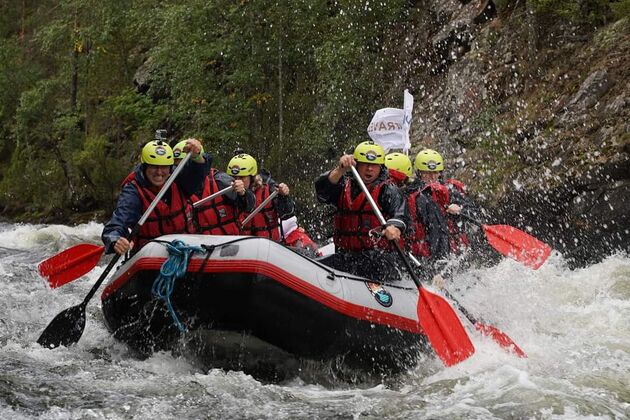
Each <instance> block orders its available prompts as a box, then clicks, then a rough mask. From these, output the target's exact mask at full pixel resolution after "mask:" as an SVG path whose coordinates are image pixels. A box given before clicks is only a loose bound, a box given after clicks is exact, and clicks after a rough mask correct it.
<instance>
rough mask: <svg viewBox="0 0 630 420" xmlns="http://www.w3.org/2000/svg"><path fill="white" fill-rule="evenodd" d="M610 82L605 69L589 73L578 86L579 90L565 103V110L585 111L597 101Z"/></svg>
mask: <svg viewBox="0 0 630 420" xmlns="http://www.w3.org/2000/svg"><path fill="white" fill-rule="evenodd" d="M611 86H612V82H611V81H610V80H609V78H608V73H607V72H606V70H597V71H595V72H593V73H591V74H590V75H589V76H588V77H587V78H586V80H584V82H583V83H582V85H581V86H580V90H579V91H578V92H577V93H576V94H575V95H574V96H573V98H571V100H570V101H569V103H568V104H567V107H566V108H567V110H568V111H570V112H571V111H572V112H580V111H585V110H587V109H589V108H591V107H592V106H593V105H595V104H596V103H598V102H599V99H600V98H601V97H602V96H604V94H605V93H606V92H608V89H610V87H611Z"/></svg>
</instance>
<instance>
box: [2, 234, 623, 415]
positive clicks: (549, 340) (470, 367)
mask: <svg viewBox="0 0 630 420" xmlns="http://www.w3.org/2000/svg"><path fill="white" fill-rule="evenodd" d="M101 228H102V226H100V225H98V224H96V223H91V224H88V225H81V226H78V227H67V226H60V225H57V226H34V225H10V224H3V225H0V285H1V286H2V287H1V289H0V294H1V296H2V299H1V302H2V305H0V418H11V419H22V418H35V417H37V418H47V419H57V418H59V419H61V418H64V419H66V418H77V419H78V418H132V417H133V418H147V419H154V418H171V417H183V418H274V419H278V418H281V419H288V418H291V419H293V418H400V419H402V418H431V419H437V418H443V419H452V418H462V419H464V418H466V419H469V418H480V419H481V418H483V419H486V418H554V419H575V418H584V419H586V418H588V419H594V418H628V417H630V386H629V385H628V384H630V322H629V320H630V258H628V256H626V255H615V256H611V257H609V258H607V259H606V260H604V261H603V262H601V263H599V264H596V265H593V266H590V267H587V268H584V269H579V270H570V269H568V268H567V267H566V266H565V264H564V261H563V259H562V257H561V256H560V255H557V254H552V256H551V258H550V259H549V261H547V263H546V264H545V265H543V266H542V267H541V268H540V269H539V270H537V271H531V270H529V269H527V268H525V267H522V266H521V265H519V264H518V263H516V262H513V261H510V260H504V261H502V262H501V263H500V264H499V265H497V266H495V267H492V268H483V269H470V270H468V271H466V272H464V273H463V274H462V275H460V276H458V278H457V279H456V280H454V281H453V284H452V285H449V288H450V289H451V293H452V294H453V295H455V296H456V297H457V299H458V300H459V301H460V303H461V304H462V305H463V306H464V307H466V308H467V309H468V310H469V311H470V312H471V313H472V314H474V315H475V316H476V317H478V318H480V319H482V320H483V322H484V323H487V324H490V325H494V326H496V327H498V328H499V329H501V330H502V331H504V332H505V333H507V334H508V335H509V336H510V337H511V338H512V339H513V340H514V341H515V342H516V343H517V344H518V345H519V346H520V347H521V348H522V349H523V350H524V351H525V352H526V353H527V355H528V358H527V359H519V358H516V357H514V356H513V355H511V354H508V353H506V352H505V351H504V350H503V349H501V348H500V347H499V346H497V345H496V343H494V342H493V341H492V340H490V339H488V338H486V337H483V336H481V335H479V334H478V333H476V332H474V330H473V329H472V328H471V329H469V331H470V335H471V338H472V340H473V342H474V344H475V347H476V349H477V351H476V353H475V355H474V356H472V357H471V358H469V359H468V360H466V361H465V362H463V363H461V364H459V365H457V366H454V367H452V368H444V367H443V366H442V365H441V363H440V362H439V361H437V360H434V359H431V358H426V357H425V358H424V359H423V361H422V363H421V364H420V365H419V366H418V367H417V368H415V369H413V370H412V371H409V372H407V373H405V374H404V375H399V376H398V377H396V378H387V379H386V381H385V382H384V383H379V384H375V383H365V384H361V383H359V384H348V383H343V382H339V381H334V380H330V381H317V380H315V381H313V380H310V379H308V378H307V375H304V376H302V377H296V378H292V379H291V380H289V381H286V382H283V383H280V384H263V383H261V382H259V381H257V380H255V379H254V378H252V377H251V376H248V375H245V374H243V373H242V372H224V371H221V370H218V369H212V370H210V371H206V370H203V369H201V368H199V367H198V366H196V365H195V364H194V363H192V362H191V361H188V360H186V359H184V358H180V357H176V356H173V355H172V354H170V353H157V354H154V355H153V356H152V357H150V358H148V359H146V360H138V359H136V358H134V357H133V356H132V355H131V354H130V351H129V350H128V349H127V348H126V346H125V345H123V344H121V343H118V342H116V341H115V340H114V339H113V338H111V336H110V335H109V333H108V332H107V330H106V329H105V327H104V325H103V322H102V314H101V311H100V302H99V301H98V299H94V300H93V301H92V302H91V304H90V305H89V306H88V313H87V326H86V329H85V333H84V334H83V337H82V339H81V341H80V342H79V343H78V344H77V345H76V346H73V347H70V348H64V347H61V348H58V349H55V350H47V349H44V348H41V347H40V346H38V345H37V344H36V343H35V340H36V339H37V337H38V336H39V334H40V333H41V331H42V330H43V328H44V327H45V326H46V325H47V324H48V322H49V321H50V320H51V319H52V318H53V317H54V316H55V315H56V314H57V313H59V312H60V311H61V310H63V309H65V308H67V307H70V306H72V305H75V304H77V303H79V302H80V301H81V299H82V298H83V297H84V296H85V294H86V293H87V291H88V289H89V287H90V286H91V284H93V282H94V281H95V279H96V278H97V277H98V275H99V274H100V273H101V272H102V268H101V267H97V268H95V269H94V270H92V272H90V273H89V274H88V275H86V276H85V277H84V278H82V279H80V280H76V281H74V282H72V283H70V284H68V285H66V286H64V287H61V288H59V289H56V290H50V289H48V288H47V286H46V285H45V282H44V281H43V280H42V279H40V278H39V277H38V275H37V270H36V265H37V263H38V262H39V261H41V260H43V259H45V258H47V257H49V256H51V255H53V254H55V253H57V252H59V251H60V250H63V249H65V248H68V247H70V246H72V245H75V244H77V243H80V242H91V243H98V240H99V238H98V236H99V234H100V231H101ZM461 319H462V322H463V323H464V325H466V326H467V327H468V321H467V320H466V319H465V318H464V317H461ZM322 383H324V385H322Z"/></svg>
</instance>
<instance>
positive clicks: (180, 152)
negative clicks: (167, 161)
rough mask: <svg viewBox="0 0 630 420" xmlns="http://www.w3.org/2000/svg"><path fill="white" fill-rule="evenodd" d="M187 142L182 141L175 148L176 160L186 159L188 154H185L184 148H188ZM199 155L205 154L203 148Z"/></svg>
mask: <svg viewBox="0 0 630 420" xmlns="http://www.w3.org/2000/svg"><path fill="white" fill-rule="evenodd" d="M186 141H187V140H182V141H180V142H179V143H177V144H176V145H175V147H173V157H174V158H175V159H184V158H185V157H186V155H187V154H188V153H186V152H184V146H186ZM199 154H203V146H201V151H200V152H199Z"/></svg>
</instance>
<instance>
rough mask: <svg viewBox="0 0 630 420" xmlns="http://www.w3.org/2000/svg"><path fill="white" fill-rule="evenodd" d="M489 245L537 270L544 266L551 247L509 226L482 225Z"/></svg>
mask: <svg viewBox="0 0 630 420" xmlns="http://www.w3.org/2000/svg"><path fill="white" fill-rule="evenodd" d="M481 227H482V228H483V231H484V232H485V233H486V238H487V239H488V243H490V245H492V247H493V248H494V249H496V250H497V251H499V252H500V253H501V254H503V255H505V256H506V257H510V258H512V259H514V260H516V261H519V262H522V263H523V264H525V265H526V266H528V267H531V268H533V269H534V270H536V269H537V268H538V267H540V266H541V265H543V263H544V262H545V261H547V258H548V257H549V254H551V247H550V246H549V245H547V244H546V243H544V242H542V241H539V240H538V239H536V238H534V237H533V236H532V235H530V234H527V233H525V232H523V231H522V230H520V229H517V228H515V227H513V226H509V225H481Z"/></svg>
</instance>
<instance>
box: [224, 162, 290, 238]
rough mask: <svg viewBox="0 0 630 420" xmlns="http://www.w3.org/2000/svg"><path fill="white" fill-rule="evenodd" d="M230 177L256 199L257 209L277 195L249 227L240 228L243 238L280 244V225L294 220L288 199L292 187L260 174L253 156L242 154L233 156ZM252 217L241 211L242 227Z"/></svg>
mask: <svg viewBox="0 0 630 420" xmlns="http://www.w3.org/2000/svg"><path fill="white" fill-rule="evenodd" d="M227 172H228V174H230V175H232V176H233V177H234V179H237V180H241V181H242V182H243V184H244V185H245V188H246V189H248V190H250V191H251V192H252V193H253V194H254V196H255V198H256V204H255V207H258V206H259V205H261V204H262V203H263V201H265V199H266V198H267V197H269V195H270V194H271V193H272V192H273V191H276V190H277V191H278V195H277V196H276V197H275V198H273V199H272V200H271V201H270V202H269V203H268V204H267V205H265V207H264V208H263V209H262V210H260V212H258V213H257V214H256V215H255V216H254V217H253V218H252V219H251V220H250V221H248V223H246V224H245V225H244V226H243V225H241V233H242V234H244V235H251V236H261V237H265V238H270V239H273V240H274V241H277V242H280V241H281V240H282V239H283V237H282V236H283V235H282V234H281V230H280V229H281V228H280V221H281V220H286V219H288V218H290V217H291V216H293V214H294V212H295V204H294V203H293V200H292V199H291V198H290V197H289V187H288V186H287V184H285V183H280V184H278V183H276V181H274V180H273V179H272V178H271V174H270V173H269V172H268V171H266V170H264V169H263V170H261V171H260V173H259V172H258V163H257V162H256V159H254V158H253V157H252V156H251V155H248V154H246V153H239V154H237V155H236V156H234V157H233V158H232V159H231V160H230V162H229V163H228V166H227ZM247 216H249V212H247V211H242V212H241V213H240V214H239V222H241V223H243V221H245V219H246V218H247Z"/></svg>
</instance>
